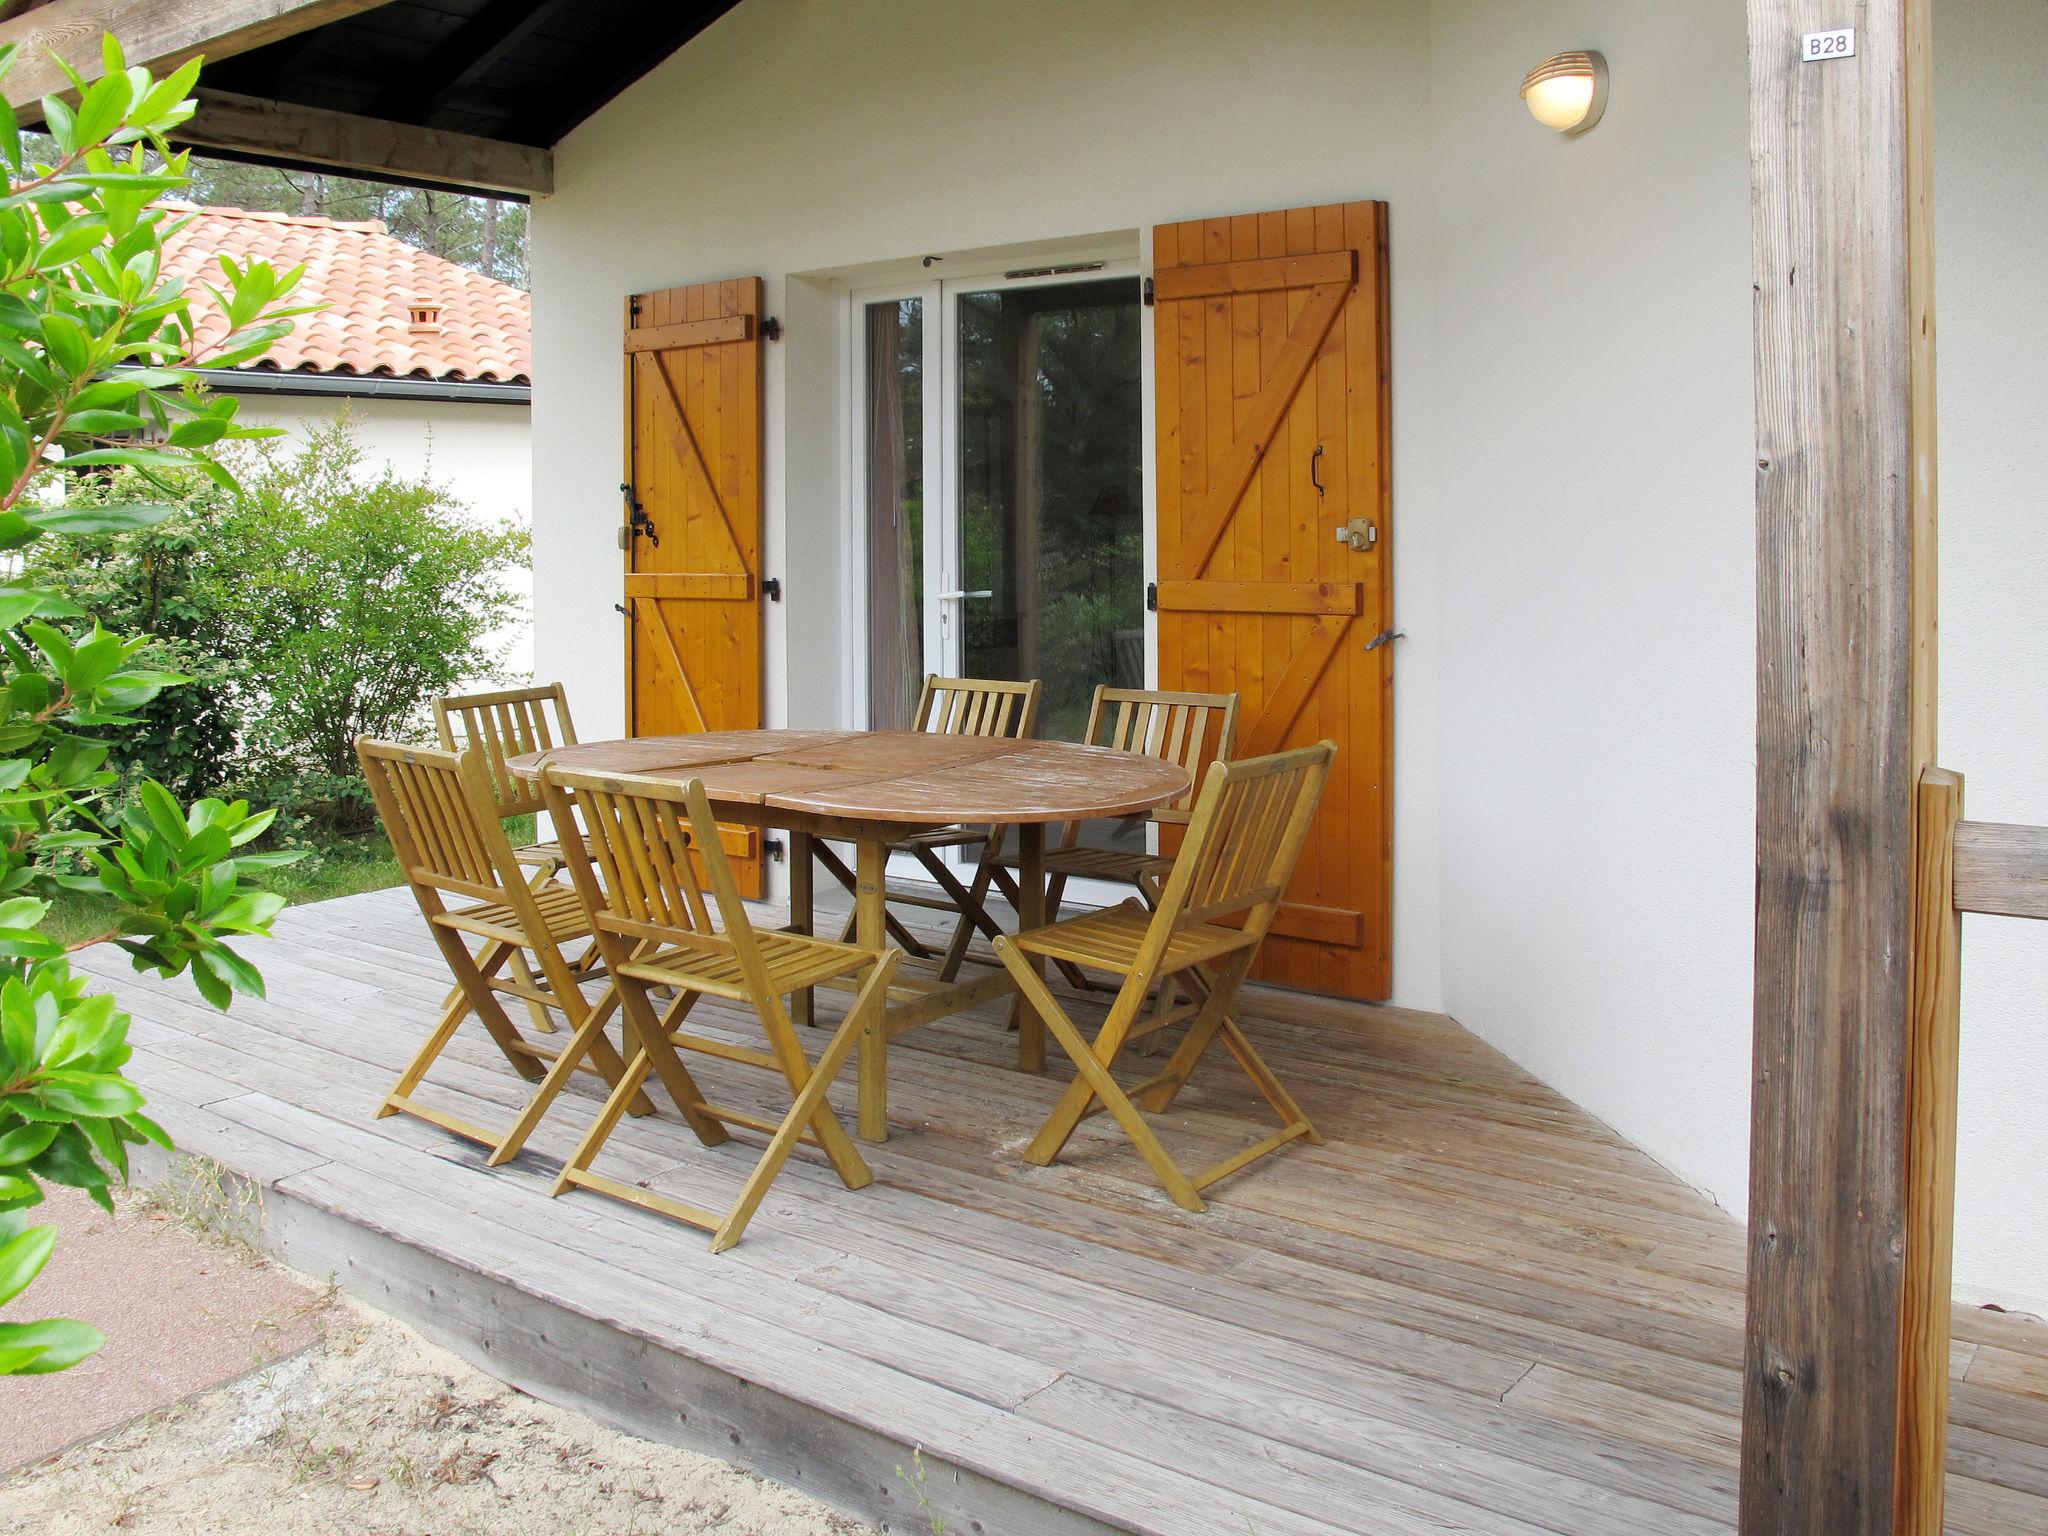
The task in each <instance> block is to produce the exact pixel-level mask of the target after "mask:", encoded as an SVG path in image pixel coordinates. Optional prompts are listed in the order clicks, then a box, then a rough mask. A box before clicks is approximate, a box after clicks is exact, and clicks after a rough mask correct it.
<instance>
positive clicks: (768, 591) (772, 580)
mask: <svg viewBox="0 0 2048 1536" xmlns="http://www.w3.org/2000/svg"><path fill="white" fill-rule="evenodd" d="M761 595H762V596H763V597H765V598H767V599H768V601H769V602H771V603H779V602H781V601H782V578H781V577H780V576H770V577H768V578H767V579H766V580H764V581H763V582H762V583H761Z"/></svg>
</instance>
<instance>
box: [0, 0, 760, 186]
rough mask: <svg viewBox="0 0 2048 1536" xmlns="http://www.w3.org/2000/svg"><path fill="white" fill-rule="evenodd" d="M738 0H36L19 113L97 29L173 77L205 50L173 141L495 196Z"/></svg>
mask: <svg viewBox="0 0 2048 1536" xmlns="http://www.w3.org/2000/svg"><path fill="white" fill-rule="evenodd" d="M737 3H738V0H602V3H595V0H213V3H211V4H208V5H203V6H202V5H193V4H191V3H190V0H40V3H36V0H31V4H29V5H28V6H27V7H25V8H23V9H20V10H18V11H17V12H16V13H15V14H14V15H12V16H11V17H9V18H8V19H7V20H6V21H0V44H4V43H10V42H11V43H15V44H17V45H19V48H20V54H19V56H18V57H17V59H16V62H15V67H14V71H13V73H12V74H11V75H10V76H9V77H8V81H7V96H8V99H9V101H10V102H11V103H12V104H13V105H14V106H15V108H16V109H17V111H18V112H20V113H21V115H22V118H23V121H24V122H28V121H35V120H39V112H38V110H37V105H36V104H37V103H38V102H39V101H40V100H41V99H42V98H43V97H44V96H46V95H51V94H57V93H61V92H62V91H65V90H68V89H69V84H70V82H69V80H68V79H67V78H66V76H65V74H64V72H63V70H62V69H60V68H59V67H58V65H57V63H56V61H55V60H54V59H53V58H51V57H50V55H51V54H52V53H55V54H57V55H59V56H61V57H62V58H64V59H65V60H67V61H68V62H69V63H70V64H71V65H72V67H73V68H75V69H77V70H78V71H79V73H80V74H82V75H84V76H85V78H86V79H87V80H91V79H93V78H95V77H97V76H98V75H99V74H100V73H101V63H100V35H101V33H102V32H107V31H111V32H112V33H113V34H114V35H115V36H116V37H118V38H119V39H120V40H121V44H122V46H123V48H124V49H125V50H126V51H127V55H128V59H129V62H130V63H131V64H146V65H148V66H149V67H150V68H152V69H154V70H157V71H158V72H162V71H164V70H166V69H169V68H174V67H176V66H177V65H178V64H181V63H183V62H184V61H185V60H187V59H190V58H194V57H197V56H201V55H203V56H204V57H205V58H206V59H207V60H208V61H209V67H208V69H207V71H206V73H205V75H204V76H203V77H202V82H201V88H200V90H199V92H198V95H199V102H200V109H199V112H198V114H197V115H196V116H195V117H194V118H193V119H192V121H191V122H190V123H188V124H186V125H185V127H184V128H183V129H182V130H180V132H179V133H178V134H177V135H175V137H176V138H177V139H178V141H179V142H181V143H185V144H189V145H191V146H193V147H194V148H197V149H200V150H202V151H204V152H206V153H208V154H217V155H222V156H224V157H227V158H233V159H245V160H258V161H262V162H264V163H266V164H274V165H283V166H287V167H291V168H295V169H308V170H321V171H337V172H345V173H348V174H352V175H362V176H371V177H377V178H380V179H383V180H387V181H397V182H407V183H412V184H416V185H422V186H431V187H442V188H449V189H453V190H458V191H470V192H485V193H490V194H492V195H495V196H499V197H515V198H522V199H523V198H530V197H534V196H538V195H543V194H545V193H547V192H549V191H550V190H552V188H553V185H554V163H553V159H554V157H553V154H552V152H551V151H552V149H553V147H554V145H555V144H557V143H559V142H560V141H561V139H562V138H563V137H565V136H566V135H567V134H568V133H569V131H570V130H571V129H573V128H574V127H575V126H576V125H577V124H578V123H581V122H582V121H583V120H584V119H586V118H588V117H589V116H591V115H592V114H593V113H595V112H596V111H597V110H598V109H599V108H600V107H602V106H603V105H604V104H605V103H606V102H608V101H610V100H611V99H612V98H613V97H615V96H617V95H618V94H619V93H620V92H621V91H623V90H625V89H626V87H627V86H629V85H631V84H632V83H633V82H634V81H635V80H637V79H639V78H640V76H642V75H643V74H645V73H646V72H647V71H648V70H650V69H652V68H653V67H654V66H655V65H656V64H658V63H660V62H661V61H662V60H663V59H664V58H666V57H668V55H669V54H671V53H673V52H674V51H675V50H676V49H678V48H680V47H682V45H683V44H684V43H686V42H688V41H689V40H690V39H691V38H692V37H694V36H696V35H697V34H698V33H699V32H701V31H703V30H704V28H705V27H707V26H709V25H711V23H712V22H714V21H716V20H717V19H718V18H719V17H720V16H722V15H724V14H725V13H726V12H727V11H729V10H731V9H732V8H733V6H734V5H736V4H737Z"/></svg>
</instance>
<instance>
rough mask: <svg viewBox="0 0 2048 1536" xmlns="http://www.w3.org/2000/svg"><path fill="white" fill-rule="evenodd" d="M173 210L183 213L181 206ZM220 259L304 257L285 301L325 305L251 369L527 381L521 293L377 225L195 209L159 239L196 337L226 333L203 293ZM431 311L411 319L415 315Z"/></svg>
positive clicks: (527, 330)
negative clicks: (187, 303) (182, 288)
mask: <svg viewBox="0 0 2048 1536" xmlns="http://www.w3.org/2000/svg"><path fill="white" fill-rule="evenodd" d="M171 206H172V207H173V208H174V209H177V210H179V211H180V212H183V211H184V210H185V209H186V208H187V207H188V206H189V205H184V204H172V205H171ZM176 222H177V221H176V220H173V223H176ZM223 255H226V256H230V257H233V258H234V259H235V260H236V261H237V262H245V261H248V260H250V259H252V258H257V257H260V258H262V259H263V260H265V261H268V262H269V263H270V264H271V265H272V266H273V267H276V268H277V269H278V271H279V272H284V271H287V270H289V269H290V268H292V267H295V266H297V265H299V264H300V263H301V262H303V263H304V264H305V267H306V275H305V276H304V277H303V278H302V279H301V280H300V282H299V286H298V289H297V291H296V292H295V293H294V295H293V299H292V302H294V303H299V304H315V303H324V304H325V305H326V306H327V308H325V309H323V310H321V311H319V312H318V313H315V314H310V315H300V316H298V317H296V318H295V319H294V321H293V322H292V327H293V328H292V333H291V335H289V336H287V337H285V338H284V340H282V341H280V342H279V343H278V344H277V345H276V346H275V347H273V348H272V349H271V350H270V352H269V353H268V355H266V356H265V357H264V358H263V360H262V361H261V362H259V363H255V364H252V365H250V366H252V367H257V368H264V369H270V370H274V371H297V372H305V373H326V374H341V375H348V374H370V375H379V376H383V377H388V378H415V379H447V380H455V381H465V380H467V381H488V382H493V383H501V384H525V383H529V382H531V379H530V375H529V370H530V368H531V367H532V322H531V314H532V311H531V306H530V304H529V302H528V299H527V296H526V294H525V293H523V292H521V291H520V290H519V289H517V288H514V287H512V286H511V285H510V284H508V283H501V282H499V281H497V279H495V278H490V277H485V276H484V275H483V274H482V273H480V272H472V271H470V270H469V269H468V268H467V267H458V266H456V265H455V263H454V262H452V261H445V260H443V259H442V258H441V257H439V256H435V255H433V254H432V253H430V252H427V251H423V250H420V249H419V248H418V247H417V246H411V245H407V244H406V243H405V242H404V241H403V240H398V239H394V238H393V237H392V236H391V235H390V234H388V233H386V231H385V228H384V225H383V224H382V222H380V221H378V220H375V219H370V220H365V221H363V222H360V223H351V222H346V221H343V220H339V219H325V218H318V217H314V216H311V215H306V216H294V215H292V214H285V213H256V212H250V211H246V210H244V209H240V208H193V209H191V211H190V215H189V219H188V221H187V222H186V223H185V225H184V227H183V228H182V229H180V230H178V232H177V233H175V234H173V235H171V236H170V237H169V238H168V239H166V240H165V241H164V267H165V270H166V271H169V272H175V273H179V274H181V275H182V276H183V277H184V278H185V279H186V282H187V287H188V291H189V292H190V294H191V296H192V301H193V302H192V317H193V320H194V322H195V323H196V325H197V326H198V330H199V336H200V339H201V340H202V341H209V340H217V339H218V338H219V337H220V336H221V335H222V334H224V333H225V331H226V328H227V322H226V321H225V320H224V319H223V318H222V317H221V315H220V311H219V308H218V306H216V305H215V304H214V302H213V298H212V295H210V294H208V293H207V292H206V290H205V289H204V288H203V287H201V286H200V284H201V283H203V282H206V283H212V284H214V285H215V286H216V287H218V286H220V281H221V274H220V264H219V261H218V259H217V258H218V257H220V256H223ZM435 309H438V312H437V313H431V314H428V313H421V314H418V315H417V317H416V314H415V312H416V311H422V310H435ZM437 327H438V328H437Z"/></svg>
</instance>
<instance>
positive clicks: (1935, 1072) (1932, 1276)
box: [1894, 768, 1963, 1536]
mask: <svg viewBox="0 0 2048 1536" xmlns="http://www.w3.org/2000/svg"><path fill="white" fill-rule="evenodd" d="M1962 814H1963V781H1962V777H1961V776H1960V775H1959V774H1954V773H1950V772H1948V771H1946V770H1945V769H1941V768H1929V769H1927V770H1926V771H1925V772H1924V773H1923V774H1922V775H1921V777H1920V792H1919V795H1918V799H1917V804H1916V807H1915V814H1914V828H1913V997H1912V1005H1913V1007H1912V1018H1911V1022H1910V1029H1911V1033H1910V1035H1909V1036H1908V1039H1907V1049H1906V1085H1905V1087H1906V1117H1907V1124H1906V1210H1905V1234H1904V1237H1905V1250H1906V1275H1905V1290H1904V1294H1903V1296H1902V1297H1901V1300H1900V1303H1899V1409H1898V1457H1899V1460H1898V1474H1897V1483H1896V1486H1897V1494H1896V1499H1897V1508H1896V1512H1895V1514H1894V1527H1895V1529H1896V1531H1897V1532H1898V1533H1899V1536H1941V1532H1942V1525H1943V1521H1942V1508H1943V1497H1942V1483H1943V1477H1944V1473H1945V1471H1946V1468H1947V1466H1948V1388H1949V1317H1950V1314H1951V1312H1952V1310H1953V1309H1952V1307H1951V1306H1950V1290H1951V1285H1950V1282H1951V1279H1952V1275H1953V1262H1952V1261H1953V1258H1954V1250H1955V1225H1956V1089H1957V1080H1958V1072H1959V1058H1960V1050H1961V1045H1962V949H1963V920H1962V914H1961V913H1959V912H1958V911H1957V910H1956V899H1955V874H1956V823H1957V822H1958V821H1960V820H1961V819H1962Z"/></svg>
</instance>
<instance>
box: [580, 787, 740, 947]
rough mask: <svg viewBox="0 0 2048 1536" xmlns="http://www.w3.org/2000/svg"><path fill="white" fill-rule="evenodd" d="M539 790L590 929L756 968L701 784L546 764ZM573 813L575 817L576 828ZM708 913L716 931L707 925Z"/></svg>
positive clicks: (729, 870)
mask: <svg viewBox="0 0 2048 1536" xmlns="http://www.w3.org/2000/svg"><path fill="white" fill-rule="evenodd" d="M540 792H541V800H542V804H543V805H544V806H545V808H546V810H547V812H548V815H549V816H550V817H551V818H553V820H554V823H555V825H556V826H557V827H558V828H560V829H561V834H562V853H563V856H564V862H566V863H567V864H568V866H569V875H570V878H571V879H572V880H574V881H575V882H576V889H577V891H578V893H579V894H580V895H581V896H582V898H583V902H584V905H585V906H586V908H588V910H589V912H590V915H591V921H592V923H593V924H594V925H595V926H597V927H599V928H603V929H606V930H608V931H609V932H612V933H616V934H621V935H624V936H626V937H628V938H632V939H652V940H654V941H656V942H657V943H662V944H678V945H682V946H684V947H686V948H690V949H696V950H731V951H733V952H735V953H737V954H738V955H739V957H740V959H741V961H742V963H743V964H745V965H747V966H748V968H749V969H752V968H753V967H754V965H755V964H756V963H757V962H758V959H759V945H758V942H757V941H756V939H755V936H754V928H753V924H752V922H751V921H750V920H749V919H748V917H747V908H746V903H745V901H744V900H743V899H742V898H741V896H740V890H739V883H738V882H737V881H736V880H735V879H734V878H733V873H732V866H731V864H730V863H728V862H727V860H726V854H725V847H724V844H723V843H722V842H721V841H720V840H719V836H718V822H717V820H716V819H715V818H714V817H713V816H712V814H711V802H710V800H709V799H708V798H707V797H706V796H705V793H704V786H703V784H702V783H701V782H700V781H698V780H696V779H691V780H689V781H688V782H687V783H684V784H680V785H678V784H663V783H657V782H654V781H652V780H646V779H629V778H620V777H617V776H615V775H612V774H602V773H575V772H570V771H568V770H565V769H562V768H559V767H555V766H549V767H547V768H544V769H543V770H542V771H541V775H540ZM572 810H573V811H575V812H579V813H580V814H581V818H582V822H581V826H580V827H579V826H578V823H577V819H576V817H575V816H572V815H571V812H572ZM707 887H708V895H709V897H710V900H708V901H707V900H706V896H707ZM714 907H715V908H716V911H717V915H718V918H719V920H720V922H721V923H722V925H723V931H722V932H721V931H720V928H719V927H718V926H716V925H714V924H713V922H712V912H713V909H714Z"/></svg>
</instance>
